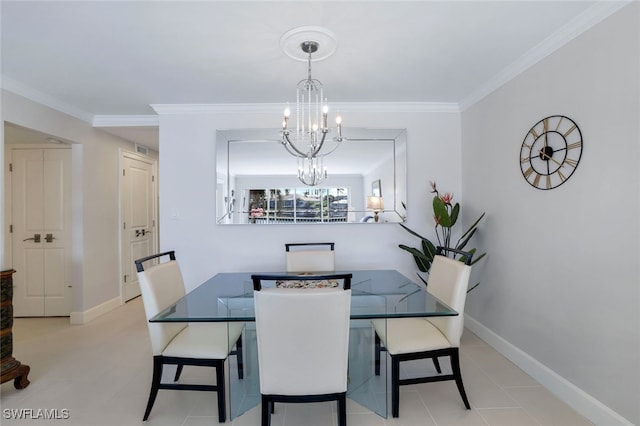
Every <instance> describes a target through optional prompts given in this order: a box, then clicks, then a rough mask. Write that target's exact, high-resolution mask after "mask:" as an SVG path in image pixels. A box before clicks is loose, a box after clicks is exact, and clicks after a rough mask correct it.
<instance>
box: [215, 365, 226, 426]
mask: <svg viewBox="0 0 640 426" xmlns="http://www.w3.org/2000/svg"><path fill="white" fill-rule="evenodd" d="M216 387H217V388H218V390H217V391H216V393H217V394H218V421H219V422H220V423H224V422H225V420H226V419H227V414H226V412H227V405H226V404H227V400H226V398H225V383H224V360H218V361H217V362H216Z"/></svg>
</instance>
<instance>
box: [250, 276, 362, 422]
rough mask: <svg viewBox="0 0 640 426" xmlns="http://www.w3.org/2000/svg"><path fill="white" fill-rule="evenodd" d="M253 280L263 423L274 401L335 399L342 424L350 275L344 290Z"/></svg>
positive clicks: (343, 419)
mask: <svg viewBox="0 0 640 426" xmlns="http://www.w3.org/2000/svg"><path fill="white" fill-rule="evenodd" d="M349 275H350V274H349ZM340 277H341V276H340ZM340 277H338V276H336V278H335V279H341V278H340ZM252 279H253V282H254V302H255V315H256V333H257V342H258V367H259V372H260V373H259V375H260V394H261V400H262V406H261V424H262V426H269V424H270V422H271V413H272V412H273V411H274V409H275V408H274V407H275V403H276V402H286V403H310V402H323V401H334V400H335V401H337V403H338V409H337V417H338V423H337V424H338V426H346V422H347V417H346V393H347V365H348V352H349V316H350V312H351V290H350V279H351V277H350V276H349V277H348V279H349V283H346V282H345V283H344V287H343V288H307V289H300V288H277V287H272V288H263V287H262V282H263V277H260V276H253V277H252ZM264 279H265V280H267V279H268V280H271V278H270V277H266V278H264Z"/></svg>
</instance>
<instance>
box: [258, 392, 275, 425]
mask: <svg viewBox="0 0 640 426" xmlns="http://www.w3.org/2000/svg"><path fill="white" fill-rule="evenodd" d="M272 409H273V402H271V401H270V400H269V398H267V397H266V396H265V395H262V406H261V414H260V424H261V425H262V426H269V425H270V424H271V410H272Z"/></svg>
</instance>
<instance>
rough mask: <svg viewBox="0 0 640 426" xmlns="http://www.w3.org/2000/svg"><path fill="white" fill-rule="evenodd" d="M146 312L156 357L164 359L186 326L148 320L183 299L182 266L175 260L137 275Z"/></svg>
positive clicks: (152, 347)
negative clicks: (160, 356)
mask: <svg viewBox="0 0 640 426" xmlns="http://www.w3.org/2000/svg"><path fill="white" fill-rule="evenodd" d="M138 281H139V283H140V292H141V293H142V302H143V304H144V312H145V314H146V317H147V325H148V327H149V336H150V338H151V349H152V350H153V355H161V354H162V351H163V350H164V348H166V347H167V345H168V344H169V342H170V341H171V339H173V338H174V337H175V335H176V334H178V333H180V331H182V329H183V328H185V327H186V326H187V324H185V323H175V324H174V323H158V322H156V323H151V322H149V321H148V320H149V319H150V318H152V317H153V316H155V315H156V314H157V313H158V312H160V311H161V310H163V309H165V308H166V307H168V306H170V305H171V304H173V303H175V302H176V301H177V300H178V299H180V298H181V297H183V296H184V294H185V290H184V282H183V281H182V273H181V272H180V266H179V265H178V262H177V261H175V260H171V261H168V262H165V263H160V264H158V265H154V266H151V267H149V268H147V269H145V270H144V271H141V272H138Z"/></svg>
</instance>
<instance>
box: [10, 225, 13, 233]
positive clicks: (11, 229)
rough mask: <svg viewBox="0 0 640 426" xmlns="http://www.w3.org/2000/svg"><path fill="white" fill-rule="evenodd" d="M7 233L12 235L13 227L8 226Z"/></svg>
mask: <svg viewBox="0 0 640 426" xmlns="http://www.w3.org/2000/svg"><path fill="white" fill-rule="evenodd" d="M9 233H10V234H13V225H9Z"/></svg>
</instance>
